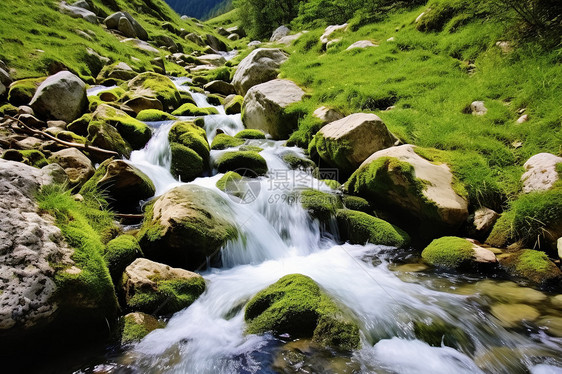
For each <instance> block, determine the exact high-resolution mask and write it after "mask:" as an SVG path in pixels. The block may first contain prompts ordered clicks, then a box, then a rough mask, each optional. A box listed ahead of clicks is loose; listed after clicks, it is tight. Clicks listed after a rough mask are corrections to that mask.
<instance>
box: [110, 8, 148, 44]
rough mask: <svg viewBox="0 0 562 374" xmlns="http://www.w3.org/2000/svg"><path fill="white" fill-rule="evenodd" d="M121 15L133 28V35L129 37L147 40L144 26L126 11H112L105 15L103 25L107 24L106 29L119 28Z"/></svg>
mask: <svg viewBox="0 0 562 374" xmlns="http://www.w3.org/2000/svg"><path fill="white" fill-rule="evenodd" d="M122 17H125V18H126V19H127V20H128V21H129V22H130V24H131V26H132V27H133V30H134V31H135V36H131V38H134V37H136V38H138V39H141V40H148V33H147V32H146V30H145V29H144V27H142V26H141V24H140V23H138V22H137V20H136V19H134V18H133V16H131V15H130V14H129V13H127V12H116V13H113V14H112V15H110V16H109V17H107V18H106V19H105V20H104V21H103V22H104V23H105V26H107V28H108V29H112V30H120V29H119V23H120V20H121V18H122Z"/></svg>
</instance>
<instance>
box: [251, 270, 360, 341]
mask: <svg viewBox="0 0 562 374" xmlns="http://www.w3.org/2000/svg"><path fill="white" fill-rule="evenodd" d="M244 319H245V320H246V322H247V324H248V328H247V331H248V333H250V334H261V333H265V332H268V331H271V332H273V333H274V334H275V335H283V334H289V335H290V337H291V338H292V339H296V338H310V337H312V339H313V341H315V342H317V343H319V344H320V345H321V346H325V347H330V348H334V349H338V350H353V349H357V348H359V344H360V341H359V328H358V326H357V324H356V323H355V322H354V321H353V320H352V319H351V318H350V317H349V316H348V315H347V314H346V313H345V312H344V311H343V310H342V309H341V308H340V307H339V306H338V305H337V304H336V303H334V302H333V301H332V300H331V299H330V297H329V296H328V295H327V294H326V293H325V292H324V291H322V290H321V289H320V287H319V286H318V285H317V284H316V282H314V281H313V280H312V279H311V278H309V277H307V276H305V275H301V274H291V275H286V276H284V277H283V278H281V279H279V280H278V281H277V282H276V283H274V284H272V285H271V286H269V287H267V288H266V289H264V290H262V291H260V292H259V293H258V294H257V295H255V296H254V297H253V298H252V299H251V300H250V302H249V303H248V304H247V305H246V311H245V314H244Z"/></svg>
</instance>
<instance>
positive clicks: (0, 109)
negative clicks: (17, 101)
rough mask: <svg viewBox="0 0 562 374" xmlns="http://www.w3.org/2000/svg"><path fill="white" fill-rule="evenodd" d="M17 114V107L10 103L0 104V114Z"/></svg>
mask: <svg viewBox="0 0 562 374" xmlns="http://www.w3.org/2000/svg"><path fill="white" fill-rule="evenodd" d="M17 114H18V108H17V107H15V106H13V105H12V104H4V105H2V106H0V116H6V115H8V116H15V115H17Z"/></svg>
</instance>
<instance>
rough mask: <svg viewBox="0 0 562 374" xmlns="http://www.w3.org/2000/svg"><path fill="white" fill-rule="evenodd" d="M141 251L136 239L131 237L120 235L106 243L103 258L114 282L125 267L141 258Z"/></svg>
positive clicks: (119, 277)
mask: <svg viewBox="0 0 562 374" xmlns="http://www.w3.org/2000/svg"><path fill="white" fill-rule="evenodd" d="M142 255H143V254H142V250H141V248H140V245H139V243H138V241H137V239H136V238H135V237H134V236H132V235H120V236H118V237H116V238H115V239H113V240H111V241H110V242H109V243H107V246H106V247H105V251H104V253H103V258H104V260H105V262H106V264H107V267H108V269H109V273H110V274H111V278H113V281H114V282H117V281H119V280H120V279H121V275H122V274H123V271H124V270H125V268H126V267H127V266H129V265H130V264H131V263H132V262H133V261H135V260H136V259H137V258H139V257H141V256H142Z"/></svg>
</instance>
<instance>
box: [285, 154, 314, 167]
mask: <svg viewBox="0 0 562 374" xmlns="http://www.w3.org/2000/svg"><path fill="white" fill-rule="evenodd" d="M281 158H282V159H283V162H285V163H286V164H287V165H289V167H290V168H291V169H295V170H298V169H301V170H312V169H314V168H315V167H316V164H315V163H314V161H312V160H309V159H307V158H303V157H299V156H297V155H296V154H294V153H292V152H287V153H285V154H283V155H282V156H281Z"/></svg>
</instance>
